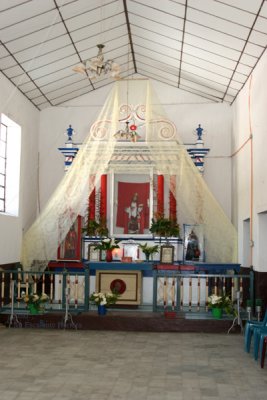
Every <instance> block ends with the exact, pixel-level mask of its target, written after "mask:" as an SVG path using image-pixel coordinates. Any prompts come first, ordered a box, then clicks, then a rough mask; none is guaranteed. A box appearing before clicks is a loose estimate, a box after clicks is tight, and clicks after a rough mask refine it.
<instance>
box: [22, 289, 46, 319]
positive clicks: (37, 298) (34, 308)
mask: <svg viewBox="0 0 267 400" xmlns="http://www.w3.org/2000/svg"><path fill="white" fill-rule="evenodd" d="M21 298H22V300H23V301H24V303H26V305H27V308H28V309H29V311H30V313H31V314H38V313H39V312H40V311H43V310H44V303H46V302H47V301H48V300H49V297H48V295H47V294H46V293H42V294H40V295H39V294H37V293H33V294H24V293H23V294H22V297H21Z"/></svg>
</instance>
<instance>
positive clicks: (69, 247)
mask: <svg viewBox="0 0 267 400" xmlns="http://www.w3.org/2000/svg"><path fill="white" fill-rule="evenodd" d="M77 240H78V238H77V232H76V230H75V224H73V225H72V226H71V228H70V230H69V232H68V234H67V236H66V238H65V241H64V258H69V259H71V260H73V259H75V256H76V249H77Z"/></svg>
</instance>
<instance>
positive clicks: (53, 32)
mask: <svg viewBox="0 0 267 400" xmlns="http://www.w3.org/2000/svg"><path fill="white" fill-rule="evenodd" d="M65 34H66V29H65V27H64V25H63V24H62V23H57V24H55V25H53V26H48V27H46V28H43V29H40V30H38V31H36V32H31V33H29V34H26V35H23V36H21V37H19V38H17V39H10V37H9V36H8V35H7V40H6V41H5V40H3V39H1V40H2V41H3V42H5V44H6V46H7V47H8V49H9V50H10V51H11V52H12V53H13V52H15V53H17V52H19V51H23V50H24V49H28V48H30V47H32V46H35V45H38V46H40V47H41V46H42V44H45V43H49V42H50V40H51V39H53V38H56V37H58V36H61V35H65Z"/></svg>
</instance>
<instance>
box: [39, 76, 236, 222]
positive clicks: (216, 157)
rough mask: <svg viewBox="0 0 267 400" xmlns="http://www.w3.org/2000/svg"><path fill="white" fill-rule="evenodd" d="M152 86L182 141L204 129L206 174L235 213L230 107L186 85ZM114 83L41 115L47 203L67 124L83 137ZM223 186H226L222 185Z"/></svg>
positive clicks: (61, 163)
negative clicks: (211, 99)
mask: <svg viewBox="0 0 267 400" xmlns="http://www.w3.org/2000/svg"><path fill="white" fill-rule="evenodd" d="M153 87H154V89H155V91H156V93H157V95H158V98H159V100H160V102H161V104H162V105H163V107H164V109H165V111H166V114H167V116H168V117H169V119H170V120H172V121H173V122H174V123H175V124H176V127H177V130H178V134H179V135H180V137H181V138H182V141H183V142H184V143H195V141H196V135H195V134H194V133H195V129H196V128H197V126H198V124H199V123H201V125H202V126H203V128H204V133H205V135H204V142H205V147H210V148H211V151H210V153H209V155H208V158H207V159H206V168H205V174H204V179H206V181H207V184H208V186H209V187H210V189H211V191H212V192H213V194H214V196H215V197H216V198H217V200H218V201H219V203H220V204H221V205H222V207H223V209H224V211H225V212H226V214H227V215H228V217H231V158H230V153H231V118H232V113H231V108H230V107H229V106H227V105H225V104H215V103H211V102H209V101H208V100H206V99H204V98H201V97H199V96H196V95H192V94H190V93H187V92H185V91H183V90H178V89H175V88H172V87H169V86H167V85H165V84H162V83H158V82H153ZM111 88H112V86H111V85H110V86H106V87H104V88H101V89H98V90H97V91H95V92H92V93H89V94H88V95H84V96H82V97H80V98H78V99H74V100H72V101H69V102H68V103H65V104H64V105H62V106H60V107H53V108H48V109H45V110H43V111H41V117H40V187H41V191H40V197H41V206H42V207H43V206H44V205H45V203H46V202H47V200H48V199H49V197H50V196H51V194H52V193H53V191H54V190H55V188H56V187H57V185H58V183H59V182H60V180H61V178H62V176H63V174H64V157H63V156H62V155H61V153H60V152H59V151H58V150H57V148H58V147H64V143H65V141H66V136H64V133H65V132H66V129H67V127H68V125H69V124H71V125H72V127H73V128H74V129H75V131H76V132H77V133H78V134H77V136H76V137H74V142H75V141H77V142H82V141H83V139H84V138H85V136H86V135H87V133H88V132H89V129H90V125H91V124H92V123H93V122H94V120H95V119H96V117H97V115H98V113H99V111H100V110H101V107H102V105H103V104H104V102H105V100H106V97H107V94H108V93H109V92H110V90H111ZM222 187H223V190H221V189H222Z"/></svg>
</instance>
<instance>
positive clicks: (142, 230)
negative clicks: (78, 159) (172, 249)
mask: <svg viewBox="0 0 267 400" xmlns="http://www.w3.org/2000/svg"><path fill="white" fill-rule="evenodd" d="M112 178H113V179H112V182H113V184H112V199H111V234H112V235H120V236H125V237H129V236H130V237H134V236H137V235H138V236H140V235H148V234H150V231H149V228H150V221H151V218H152V211H153V207H152V203H153V188H152V186H153V185H152V183H151V182H152V181H153V180H152V179H151V175H150V170H148V172H147V173H142V174H141V173H140V174H114V173H113V175H112ZM152 178H153V175H152ZM112 205H113V207H112Z"/></svg>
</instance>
